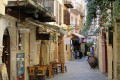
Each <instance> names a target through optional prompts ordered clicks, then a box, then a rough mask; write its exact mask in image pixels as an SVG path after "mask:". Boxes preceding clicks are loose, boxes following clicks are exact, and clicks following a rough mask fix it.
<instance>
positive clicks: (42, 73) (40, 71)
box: [36, 67, 46, 80]
mask: <svg viewBox="0 0 120 80" xmlns="http://www.w3.org/2000/svg"><path fill="white" fill-rule="evenodd" d="M36 75H37V80H45V77H46V69H45V68H41V67H37V73H36Z"/></svg>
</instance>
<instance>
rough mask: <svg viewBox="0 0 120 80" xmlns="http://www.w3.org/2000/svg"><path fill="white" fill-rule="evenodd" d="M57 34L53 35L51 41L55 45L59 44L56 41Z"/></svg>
mask: <svg viewBox="0 0 120 80" xmlns="http://www.w3.org/2000/svg"><path fill="white" fill-rule="evenodd" d="M56 38H57V37H56V33H53V34H51V41H52V42H53V43H56V42H57V40H56Z"/></svg>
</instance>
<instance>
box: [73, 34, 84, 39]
mask: <svg viewBox="0 0 120 80" xmlns="http://www.w3.org/2000/svg"><path fill="white" fill-rule="evenodd" d="M72 34H73V35H75V36H77V37H79V38H85V37H84V36H83V35H80V34H78V33H72Z"/></svg>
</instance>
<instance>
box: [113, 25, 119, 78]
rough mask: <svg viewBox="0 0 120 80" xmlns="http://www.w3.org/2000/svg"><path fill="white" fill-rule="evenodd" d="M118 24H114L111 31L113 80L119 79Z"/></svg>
mask: <svg viewBox="0 0 120 80" xmlns="http://www.w3.org/2000/svg"><path fill="white" fill-rule="evenodd" d="M119 26H120V24H117V23H116V24H115V27H114V30H115V31H114V33H113V53H114V55H113V63H114V80H119V79H120V32H119Z"/></svg>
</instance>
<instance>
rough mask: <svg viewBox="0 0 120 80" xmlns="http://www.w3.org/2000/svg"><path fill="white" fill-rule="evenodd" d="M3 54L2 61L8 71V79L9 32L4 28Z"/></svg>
mask: <svg viewBox="0 0 120 80" xmlns="http://www.w3.org/2000/svg"><path fill="white" fill-rule="evenodd" d="M3 46H4V48H3V56H2V62H3V63H5V64H6V67H7V72H8V78H9V80H10V36H9V32H8V30H7V29H6V30H5V32H4V36H3Z"/></svg>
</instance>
